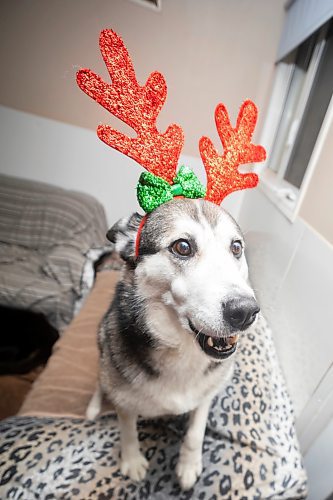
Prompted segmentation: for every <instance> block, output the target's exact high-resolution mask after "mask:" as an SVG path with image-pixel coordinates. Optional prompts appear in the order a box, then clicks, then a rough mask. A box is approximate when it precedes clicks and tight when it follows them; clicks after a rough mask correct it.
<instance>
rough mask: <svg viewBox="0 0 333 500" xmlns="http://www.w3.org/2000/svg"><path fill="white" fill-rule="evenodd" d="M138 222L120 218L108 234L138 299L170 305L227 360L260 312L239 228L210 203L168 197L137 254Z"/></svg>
mask: <svg viewBox="0 0 333 500" xmlns="http://www.w3.org/2000/svg"><path fill="white" fill-rule="evenodd" d="M141 219H142V217H141V216H140V215H139V214H134V215H132V216H131V217H130V218H128V219H122V220H120V221H119V222H118V223H117V224H116V225H115V226H113V227H112V229H110V231H109V232H108V235H107V236H108V238H109V239H110V240H111V241H113V242H114V243H115V245H116V250H117V251H118V252H119V253H120V255H121V256H122V258H123V259H124V260H125V261H126V263H127V267H128V272H131V273H134V280H135V281H134V282H135V286H136V287H137V290H138V293H139V294H140V297H142V298H144V299H145V300H147V301H148V303H150V304H151V305H152V307H155V308H157V309H158V308H159V307H160V306H161V305H162V307H164V308H167V309H169V310H171V311H172V314H174V315H175V316H176V317H177V321H178V322H179V323H180V325H181V326H182V328H181V330H182V332H183V334H184V329H185V330H187V332H185V334H186V335H188V332H190V333H192V334H193V335H194V336H195V338H196V340H197V341H198V343H199V345H200V347H201V349H202V350H203V351H204V352H205V353H206V354H207V355H209V356H211V357H213V358H215V359H216V360H220V359H225V358H227V357H229V356H230V355H231V354H233V353H234V352H235V350H236V345H237V341H238V336H239V333H240V332H243V331H245V330H247V329H248V328H249V326H250V325H252V323H253V322H254V321H255V319H256V316H257V314H258V312H259V307H258V305H257V302H256V300H255V297H254V292H253V290H252V289H251V287H250V285H249V283H248V268H247V263H246V259H245V255H244V239H243V236H242V233H241V230H240V228H239V227H238V225H237V224H236V222H235V221H234V220H233V219H232V217H231V216H230V215H229V214H228V213H227V212H226V211H224V210H223V209H222V208H220V207H218V206H217V205H215V204H213V203H210V202H208V201H205V200H190V199H174V200H173V201H171V202H168V203H164V204H163V205H161V206H160V207H158V208H157V209H156V210H154V211H153V212H152V213H151V214H149V215H148V217H147V220H146V221H145V224H144V226H143V228H142V232H141V234H140V242H139V255H138V257H136V256H135V243H136V238H137V232H138V228H139V225H140V222H141ZM165 340H166V339H165Z"/></svg>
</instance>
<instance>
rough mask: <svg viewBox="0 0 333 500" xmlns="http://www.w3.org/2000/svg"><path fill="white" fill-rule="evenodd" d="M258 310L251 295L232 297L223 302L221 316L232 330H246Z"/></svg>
mask: <svg viewBox="0 0 333 500" xmlns="http://www.w3.org/2000/svg"><path fill="white" fill-rule="evenodd" d="M259 311H260V308H259V307H258V304H257V302H256V301H255V299H254V298H253V297H234V298H232V299H230V300H228V301H227V302H226V303H224V310H223V318H224V320H225V321H226V322H227V323H228V324H229V325H230V326H231V327H232V328H233V329H234V330H246V328H248V327H249V326H250V325H252V323H253V322H254V320H255V319H256V316H257V314H258V312H259Z"/></svg>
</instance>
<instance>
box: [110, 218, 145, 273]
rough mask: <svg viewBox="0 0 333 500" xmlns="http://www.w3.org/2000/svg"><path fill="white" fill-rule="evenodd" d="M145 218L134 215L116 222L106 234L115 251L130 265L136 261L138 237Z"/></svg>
mask: <svg viewBox="0 0 333 500" xmlns="http://www.w3.org/2000/svg"><path fill="white" fill-rule="evenodd" d="M142 218H143V216H142V215H140V214H138V213H134V214H132V215H131V216H130V217H125V218H124V219H120V220H119V221H118V222H116V223H115V224H114V225H113V226H112V227H111V229H109V231H108V232H107V234H106V237H107V239H108V240H109V241H111V243H114V244H115V250H116V252H118V253H119V255H120V256H121V258H122V259H123V260H124V261H126V262H130V263H134V261H135V242H136V235H137V232H138V229H139V226H140V222H141V220H142Z"/></svg>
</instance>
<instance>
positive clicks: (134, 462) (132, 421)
mask: <svg viewBox="0 0 333 500" xmlns="http://www.w3.org/2000/svg"><path fill="white" fill-rule="evenodd" d="M117 415H118V422H119V429H120V447H121V466H120V470H121V473H122V474H123V475H124V476H129V477H130V478H131V479H133V481H141V480H142V479H143V478H144V477H145V475H146V471H147V468H148V461H147V460H146V459H145V457H144V456H143V455H142V453H141V451H140V446H139V440H138V433H137V428H136V420H137V416H136V415H132V414H128V413H126V412H124V411H122V410H119V409H117Z"/></svg>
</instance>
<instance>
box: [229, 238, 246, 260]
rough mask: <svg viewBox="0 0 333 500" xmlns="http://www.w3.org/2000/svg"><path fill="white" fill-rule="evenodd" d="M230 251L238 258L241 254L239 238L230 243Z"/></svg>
mask: <svg viewBox="0 0 333 500" xmlns="http://www.w3.org/2000/svg"><path fill="white" fill-rule="evenodd" d="M231 251H232V253H233V254H234V256H235V257H236V259H240V257H241V256H242V253H243V246H242V242H241V241H239V240H236V241H233V242H232V243H231Z"/></svg>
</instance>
